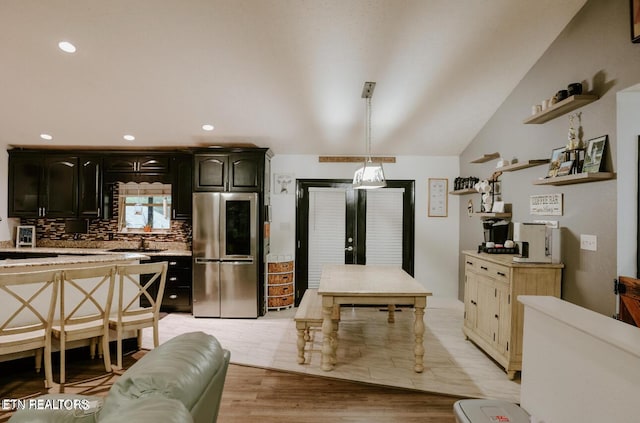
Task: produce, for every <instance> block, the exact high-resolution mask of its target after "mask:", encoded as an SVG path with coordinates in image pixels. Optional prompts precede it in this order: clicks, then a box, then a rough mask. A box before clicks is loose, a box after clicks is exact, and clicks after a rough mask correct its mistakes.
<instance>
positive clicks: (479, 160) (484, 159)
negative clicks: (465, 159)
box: [469, 153, 500, 163]
mask: <svg viewBox="0 0 640 423" xmlns="http://www.w3.org/2000/svg"><path fill="white" fill-rule="evenodd" d="M498 157H500V153H491V154H485V155H484V156H482V157H478V158H477V159H474V160H471V161H470V162H469V163H485V162H488V161H491V160H495V159H497V158H498Z"/></svg>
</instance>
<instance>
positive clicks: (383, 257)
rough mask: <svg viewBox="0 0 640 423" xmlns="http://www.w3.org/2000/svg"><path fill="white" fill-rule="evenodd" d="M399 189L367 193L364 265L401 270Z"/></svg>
mask: <svg viewBox="0 0 640 423" xmlns="http://www.w3.org/2000/svg"><path fill="white" fill-rule="evenodd" d="M403 196H404V189H403V188H382V189H376V190H368V191H367V229H366V237H367V241H366V249H367V257H366V260H367V264H395V265H399V266H402V205H403Z"/></svg>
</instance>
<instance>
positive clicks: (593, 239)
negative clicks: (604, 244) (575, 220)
mask: <svg viewBox="0 0 640 423" xmlns="http://www.w3.org/2000/svg"><path fill="white" fill-rule="evenodd" d="M580 249H581V250H589V251H598V237H597V236H595V235H584V234H581V235H580Z"/></svg>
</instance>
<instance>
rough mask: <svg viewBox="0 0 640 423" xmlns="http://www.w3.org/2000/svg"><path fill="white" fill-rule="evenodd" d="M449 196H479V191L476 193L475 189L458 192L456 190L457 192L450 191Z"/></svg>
mask: <svg viewBox="0 0 640 423" xmlns="http://www.w3.org/2000/svg"><path fill="white" fill-rule="evenodd" d="M449 194H451V195H467V194H478V191H476V190H475V189H473V188H466V189H458V190H455V191H449Z"/></svg>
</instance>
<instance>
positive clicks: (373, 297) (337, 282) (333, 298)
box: [318, 264, 431, 373]
mask: <svg viewBox="0 0 640 423" xmlns="http://www.w3.org/2000/svg"><path fill="white" fill-rule="evenodd" d="M318 295H321V296H322V318H323V320H322V336H323V338H322V361H321V368H322V370H325V371H329V370H332V369H333V368H334V366H335V364H336V362H337V359H336V350H337V348H338V339H337V336H336V334H335V333H334V332H333V324H332V319H331V317H332V313H333V309H334V307H336V308H338V309H339V308H340V305H342V304H355V305H358V304H360V305H364V304H367V305H369V304H371V305H387V306H388V307H389V314H388V318H387V321H388V322H389V323H394V321H395V306H396V305H397V304H401V305H412V306H413V307H414V314H415V320H414V324H413V334H414V339H415V343H414V347H413V355H414V357H415V365H414V370H415V371H416V372H417V373H421V372H422V371H423V370H424V345H423V344H424V330H425V327H424V320H423V318H424V309H425V308H426V306H427V297H428V296H431V292H429V291H427V289H426V288H425V287H424V286H422V285H421V284H420V283H419V282H418V281H416V280H415V279H414V278H413V277H412V276H411V275H409V274H408V273H407V272H405V271H404V270H402V268H400V267H399V266H388V265H359V264H330V265H325V266H324V267H323V269H322V275H321V276H320V286H319V287H318Z"/></svg>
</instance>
